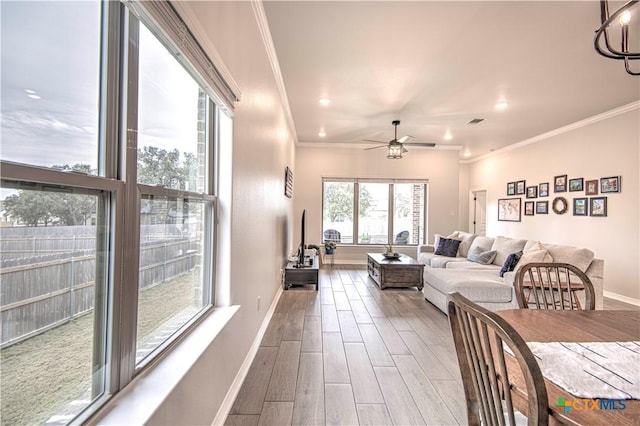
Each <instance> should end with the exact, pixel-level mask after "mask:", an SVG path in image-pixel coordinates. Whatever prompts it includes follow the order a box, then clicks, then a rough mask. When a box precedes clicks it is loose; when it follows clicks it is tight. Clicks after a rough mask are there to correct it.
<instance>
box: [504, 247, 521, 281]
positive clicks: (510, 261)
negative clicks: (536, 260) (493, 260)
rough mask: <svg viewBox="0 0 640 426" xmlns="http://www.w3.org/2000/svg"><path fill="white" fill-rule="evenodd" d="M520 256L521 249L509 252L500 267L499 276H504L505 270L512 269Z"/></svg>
mask: <svg viewBox="0 0 640 426" xmlns="http://www.w3.org/2000/svg"><path fill="white" fill-rule="evenodd" d="M521 257H522V251H519V252H516V253H511V254H510V255H509V256H507V258H506V259H505V261H504V265H502V268H501V269H500V276H501V277H502V276H504V273H505V272H510V271H513V270H514V269H515V268H516V265H517V264H518V262H519V261H520V258H521Z"/></svg>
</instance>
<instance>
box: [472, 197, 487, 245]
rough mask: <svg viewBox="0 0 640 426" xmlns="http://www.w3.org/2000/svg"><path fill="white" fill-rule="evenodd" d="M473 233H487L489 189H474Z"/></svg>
mask: <svg viewBox="0 0 640 426" xmlns="http://www.w3.org/2000/svg"><path fill="white" fill-rule="evenodd" d="M472 217H473V233H474V234H476V235H482V236H485V235H486V233H487V191H486V190H482V191H473V212H472Z"/></svg>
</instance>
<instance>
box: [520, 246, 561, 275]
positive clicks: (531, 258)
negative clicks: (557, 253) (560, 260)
mask: <svg viewBox="0 0 640 426" xmlns="http://www.w3.org/2000/svg"><path fill="white" fill-rule="evenodd" d="M553 260H554V259H553V256H551V254H549V251H548V250H547V249H546V248H545V247H544V246H543V245H542V244H540V242H538V243H537V244H534V245H533V246H532V247H531V248H529V250H525V251H524V252H523V253H522V257H520V261H519V262H518V264H517V265H516V268H515V269H514V271H516V272H517V271H518V270H519V269H520V268H522V267H523V266H524V265H526V264H528V263H538V262H553Z"/></svg>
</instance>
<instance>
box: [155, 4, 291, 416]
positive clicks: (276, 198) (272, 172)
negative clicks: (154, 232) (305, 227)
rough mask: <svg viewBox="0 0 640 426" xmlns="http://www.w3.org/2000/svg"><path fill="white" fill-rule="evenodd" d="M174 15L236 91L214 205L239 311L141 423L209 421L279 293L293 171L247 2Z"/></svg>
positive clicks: (189, 8) (187, 7) (187, 8)
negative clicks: (224, 219) (227, 168)
mask: <svg viewBox="0 0 640 426" xmlns="http://www.w3.org/2000/svg"><path fill="white" fill-rule="evenodd" d="M178 10H179V11H181V12H182V15H183V18H184V19H185V20H186V21H187V24H188V25H189V27H190V28H191V30H192V31H194V32H195V33H196V36H197V37H198V38H199V39H200V40H201V43H202V45H203V47H204V48H205V50H207V49H209V50H211V48H212V47H213V48H214V49H215V50H217V53H218V54H219V56H220V57H221V58H222V60H223V61H224V64H225V65H226V67H227V68H228V70H229V72H230V73H231V75H232V76H233V78H234V80H235V81H236V82H237V84H238V85H239V86H240V90H241V93H242V99H241V101H240V102H239V103H237V105H236V109H235V119H234V126H233V133H234V137H233V150H232V155H233V157H232V160H228V159H227V160H226V161H231V162H232V163H231V166H232V173H233V174H232V186H231V199H223V200H221V205H222V206H223V209H225V213H226V214H227V216H228V217H229V218H230V220H231V223H230V224H229V226H230V234H229V235H230V237H229V239H230V241H231V247H227V248H226V252H225V256H223V259H222V262H226V263H227V265H226V267H227V268H228V269H229V279H228V280H224V282H219V283H218V286H224V287H226V289H227V290H228V303H229V304H232V305H240V309H239V311H238V312H237V314H236V315H235V316H234V317H233V319H232V320H231V322H230V323H229V324H227V326H226V327H225V328H224V330H223V331H222V332H221V333H220V334H219V335H218V336H217V337H216V339H215V341H214V342H213V344H212V345H211V346H210V347H209V348H208V349H207V350H206V351H205V353H204V354H203V356H202V357H201V358H200V359H199V360H198V361H197V362H196V364H194V366H193V367H192V368H191V370H190V372H189V374H188V375H187V376H186V377H185V378H184V379H183V380H182V382H181V383H180V384H179V385H178V386H177V387H176V388H175V389H174V390H173V391H172V392H171V394H170V395H169V396H168V398H167V399H166V401H165V402H164V404H163V405H162V406H161V407H160V409H159V410H158V411H157V412H156V413H155V414H154V416H153V418H152V419H151V420H150V422H149V423H151V424H211V422H212V421H213V419H214V416H215V415H216V413H217V412H218V410H219V408H220V406H221V404H222V402H223V399H224V398H225V396H226V394H227V391H228V390H229V389H230V388H231V385H232V382H233V380H234V378H235V376H236V374H237V373H238V371H239V370H240V367H241V364H242V362H243V361H244V359H245V357H246V355H247V353H248V351H249V349H250V347H251V344H252V343H253V341H254V339H255V337H256V335H257V334H258V330H259V328H260V326H261V325H262V323H263V320H264V319H265V314H266V312H267V309H268V308H269V305H270V304H271V302H272V300H273V299H274V297H275V296H276V294H277V291H278V290H279V285H280V266H281V264H282V261H283V259H284V257H285V254H286V253H287V252H288V251H289V250H290V245H291V220H290V216H291V212H292V201H291V199H289V198H286V197H285V196H284V181H283V179H284V170H285V167H286V166H289V167H293V166H294V150H295V147H294V142H293V137H292V134H291V132H290V130H289V128H288V125H287V120H286V115H285V113H284V108H283V104H282V101H281V99H280V95H279V92H278V87H277V86H276V83H275V78H274V74H273V70H272V68H271V64H270V62H269V59H268V57H267V53H266V52H267V51H266V48H265V45H264V43H263V40H262V38H261V34H260V32H259V27H258V24H257V20H256V17H255V15H254V12H253V9H252V4H251V2H198V1H194V2H189V3H186V2H180V5H179V8H178ZM223 249H224V248H223ZM223 266H224V265H223ZM258 296H261V302H262V303H261V305H262V307H261V309H260V310H258V308H257V297H258Z"/></svg>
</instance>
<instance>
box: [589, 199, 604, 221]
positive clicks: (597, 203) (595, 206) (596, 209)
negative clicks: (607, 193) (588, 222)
mask: <svg viewBox="0 0 640 426" xmlns="http://www.w3.org/2000/svg"><path fill="white" fill-rule="evenodd" d="M589 216H593V217H606V216H607V197H591V198H589Z"/></svg>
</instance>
